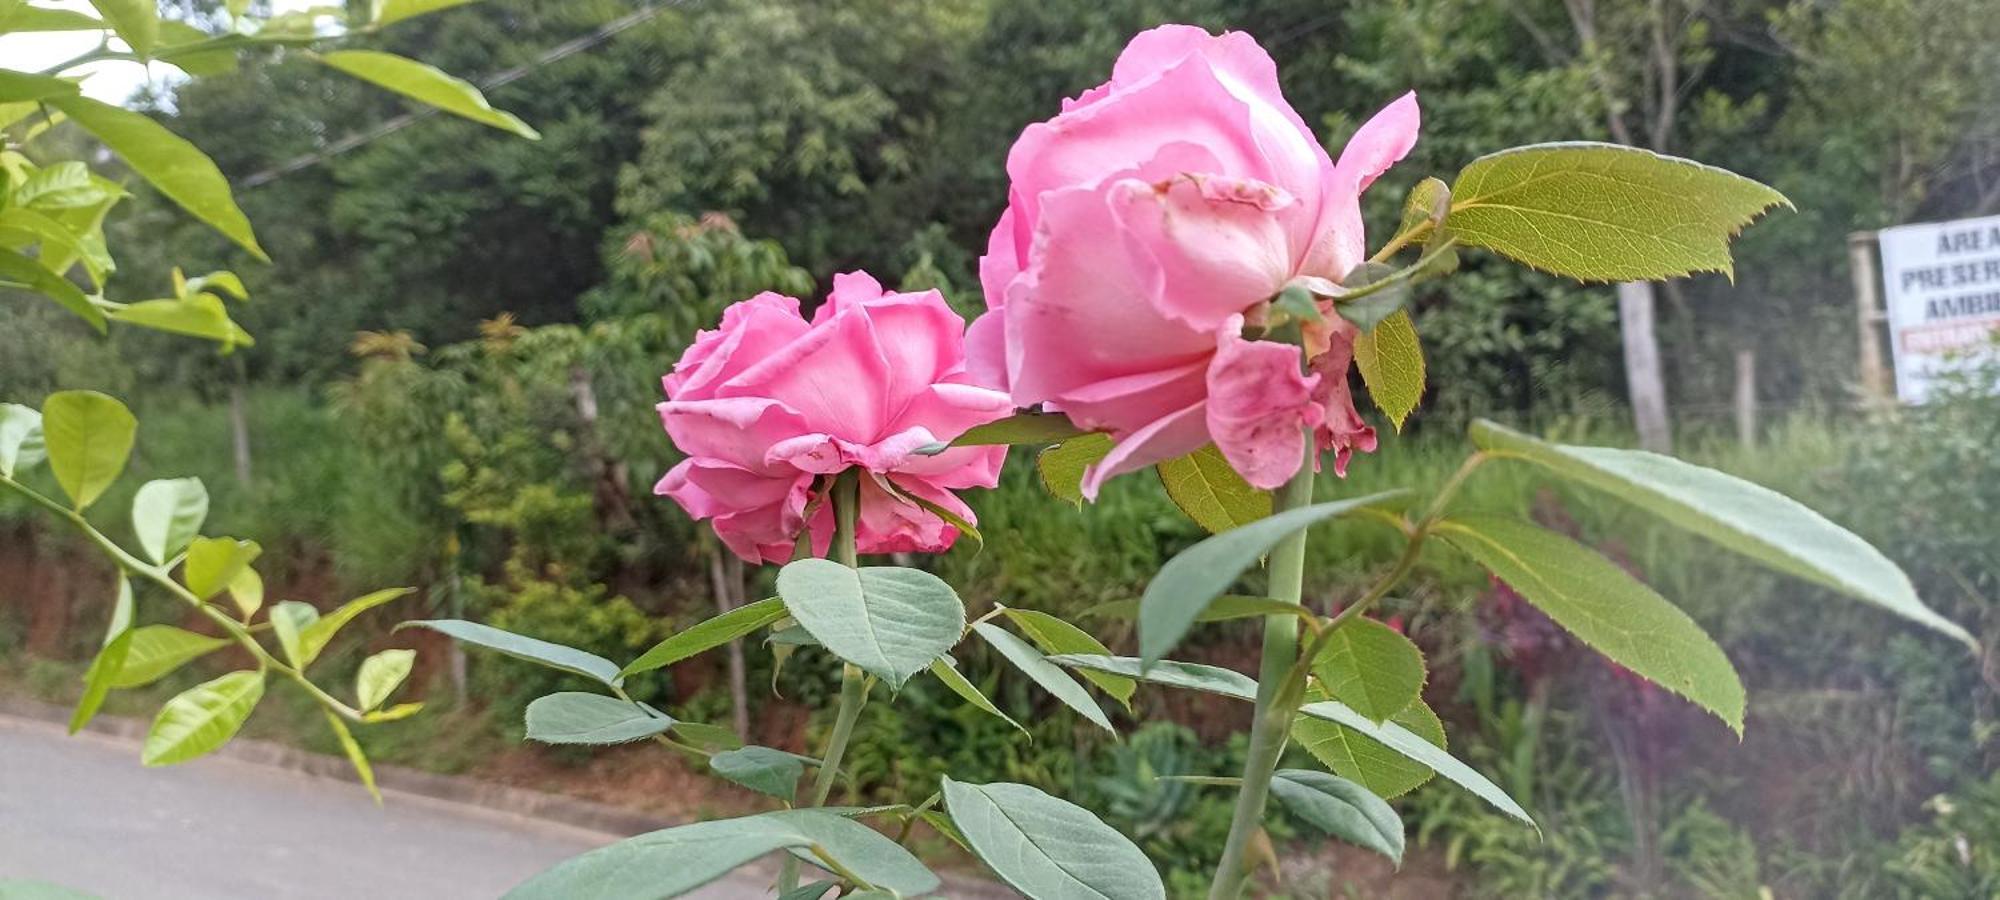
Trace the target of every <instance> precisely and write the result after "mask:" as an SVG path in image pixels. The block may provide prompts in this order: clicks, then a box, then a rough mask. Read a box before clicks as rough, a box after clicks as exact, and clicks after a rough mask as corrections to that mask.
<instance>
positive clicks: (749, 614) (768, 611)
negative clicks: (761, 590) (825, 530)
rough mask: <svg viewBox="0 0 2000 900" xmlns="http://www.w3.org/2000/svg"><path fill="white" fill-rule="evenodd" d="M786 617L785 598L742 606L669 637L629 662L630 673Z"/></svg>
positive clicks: (673, 660) (627, 672)
mask: <svg viewBox="0 0 2000 900" xmlns="http://www.w3.org/2000/svg"><path fill="white" fill-rule="evenodd" d="M784 617H785V601H783V600H780V599H778V598H775V597H773V598H771V599H769V600H759V601H757V602H756V603H751V604H748V605H745V606H739V607H737V608H735V609H732V610H730V611H728V612H726V613H723V614H721V615H719V616H716V617H714V618H712V619H709V620H707V621H705V622H702V623H701V624H699V625H696V626H694V627H693V628H690V629H688V630H686V631H683V632H680V633H679V634H676V635H674V636H673V637H670V638H667V639H666V640H664V641H661V642H659V643H658V644H655V645H653V649H651V650H647V651H646V652H645V653H644V654H641V655H640V657H639V658H638V659H635V660H633V661H631V662H630V663H627V664H626V665H625V670H624V672H623V673H621V674H624V675H626V676H631V675H637V674H638V673H640V672H650V671H652V670H654V669H658V668H661V667H663V666H671V665H673V664H674V663H677V662H680V661H681V660H684V659H687V658H688V657H691V656H694V655H695V654H697V653H703V652H706V651H708V650H712V649H714V648H716V647H720V646H722V645H723V644H727V643H729V642H730V641H733V640H736V639H737V638H740V637H742V636H744V635H746V634H749V633H750V632H753V631H756V630H757V629H759V628H762V627H764V626H766V625H769V624H771V623H772V622H776V621H778V620H779V619H782V618H784Z"/></svg>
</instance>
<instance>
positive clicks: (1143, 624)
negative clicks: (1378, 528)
mask: <svg viewBox="0 0 2000 900" xmlns="http://www.w3.org/2000/svg"><path fill="white" fill-rule="evenodd" d="M1404 493H1407V492H1405V491H1391V492H1387V493H1381V494H1370V495H1368V496H1366V497H1354V498H1350V499H1347V500H1336V501H1333V502H1331V503H1321V504H1317V505H1314V506H1306V507H1301V508H1299V509H1293V510H1287V511H1285V512H1281V513H1278V514H1277V515H1273V516H1269V517H1266V518H1263V519H1259V520H1257V521H1255V522H1252V523H1250V524H1248V525H1244V526H1241V527H1238V528H1235V529H1232V530H1230V531H1225V532H1223V533H1221V534H1218V535H1215V536H1214V537H1211V538H1209V539H1207V540H1204V541H1202V542H1201V543H1199V544H1196V545H1194V546H1192V547H1189V548H1187V549H1186V550H1183V551H1181V553H1180V555H1178V556H1176V557H1174V558H1173V559H1170V560H1167V564H1166V565H1165V566H1162V567H1160V572H1159V574H1158V575H1155V576H1154V577H1153V581H1152V583H1150V584H1148V585H1146V593H1145V594H1144V595H1142V596H1141V597H1140V598H1139V656H1140V658H1141V659H1144V660H1146V661H1148V662H1151V661H1153V660H1156V659H1159V658H1160V657H1161V656H1162V655H1164V654H1165V653H1166V652H1167V651H1168V650H1171V649H1173V647H1174V645H1175V644H1177V643H1180V639H1181V636H1182V635H1185V634H1187V630H1188V628H1189V626H1192V625H1193V624H1194V621H1195V619H1196V618H1197V617H1199V616H1200V615H1201V612H1202V610H1203V609H1205V608H1207V606H1208V604H1209V601H1211V600H1214V599H1215V598H1217V597H1219V596H1221V595H1222V592H1223V591H1226V590H1228V589H1229V586H1230V585H1231V584H1233V583H1235V581H1236V579H1237V578H1238V577H1239V576H1241V575H1242V574H1243V571H1244V570H1245V569H1248V568H1250V567H1251V566H1253V565H1255V564H1256V563H1257V561H1258V560H1260V559H1263V558H1264V555H1265V554H1267V553H1269V552H1270V551H1271V548H1272V547H1274V546H1276V545H1277V543H1278V542H1279V541H1281V540H1284V539H1285V536H1286V535H1289V534H1291V533H1292V532H1294V531H1297V530H1299V529H1301V528H1306V527H1308V526H1310V525H1312V524H1313V523H1315V522H1320V521H1323V520H1326V519H1330V518H1333V517H1334V516H1339V515H1345V514H1347V513H1351V512H1354V511H1355V510H1358V509H1364V508H1367V507H1370V506H1375V505H1377V504H1380V503H1383V502H1385V501H1389V500H1394V499H1396V498H1398V497H1400V496H1402V495H1403V494H1404Z"/></svg>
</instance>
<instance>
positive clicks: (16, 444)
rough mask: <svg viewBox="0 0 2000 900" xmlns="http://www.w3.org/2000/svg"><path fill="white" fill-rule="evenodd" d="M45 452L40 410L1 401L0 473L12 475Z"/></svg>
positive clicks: (33, 462) (39, 460)
mask: <svg viewBox="0 0 2000 900" xmlns="http://www.w3.org/2000/svg"><path fill="white" fill-rule="evenodd" d="M47 455H48V453H47V451H46V449H45V448H43V446H42V414H41V413H40V412H38V411H36V410H34V409H32V408H30V407H26V406H22V405H21V404H19V403H0V476H4V477H7V478H12V477H14V473H15V472H18V471H23V470H25V469H27V468H28V467H30V466H33V465H34V464H35V463H38V462H41V461H42V459H43V458H44V457H46V456H47Z"/></svg>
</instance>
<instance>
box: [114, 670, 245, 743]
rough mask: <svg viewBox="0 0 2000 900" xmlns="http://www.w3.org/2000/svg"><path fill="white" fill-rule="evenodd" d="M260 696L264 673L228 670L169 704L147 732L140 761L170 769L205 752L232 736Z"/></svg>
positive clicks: (240, 726)
mask: <svg viewBox="0 0 2000 900" xmlns="http://www.w3.org/2000/svg"><path fill="white" fill-rule="evenodd" d="M263 696H264V673H262V672H252V671H244V672H231V673H229V674H227V675H224V676H222V677H221V678H217V679H215V680H213V681H207V682H203V683H201V684H198V685H195V686H194V687H191V688H189V689H187V691H185V692H183V693H182V694H180V695H179V696H177V697H175V698H173V699H172V700H168V701H167V705H166V706H163V707H161V708H160V714H159V715H158V716H156V717H154V719H153V727H152V729H151V730H149V731H147V732H146V743H145V745H144V747H143V748H141V750H140V753H139V761H140V762H141V763H142V764H144V765H148V766H171V765H174V764H175V763H184V762H187V761H188V760H191V759H194V758H196V757H199V756H203V755H206V754H208V753H209V752H210V751H212V750H214V749H215V748H217V747H220V746H222V745H223V744H226V743H229V739H230V738H232V737H235V736H236V732H237V730H238V729H240V728H242V727H243V722H244V720H245V719H248V718H250V711H251V710H253V709H256V708H257V701H258V700H260V699H262V698H263Z"/></svg>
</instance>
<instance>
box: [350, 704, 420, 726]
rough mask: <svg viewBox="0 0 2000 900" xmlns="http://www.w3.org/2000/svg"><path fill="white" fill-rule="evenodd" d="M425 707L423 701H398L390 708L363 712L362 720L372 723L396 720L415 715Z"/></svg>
mask: <svg viewBox="0 0 2000 900" xmlns="http://www.w3.org/2000/svg"><path fill="white" fill-rule="evenodd" d="M423 708H424V705H423V704H422V703H398V704H396V705H395V706H391V707H389V708H388V709H378V710H374V711H373V712H365V713H362V714H361V721H363V722H367V723H368V724H370V725H373V724H375V723H377V722H395V721H399V720H402V719H407V718H409V717H411V716H414V715H416V714H417V713H419V712H422V711H423Z"/></svg>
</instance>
